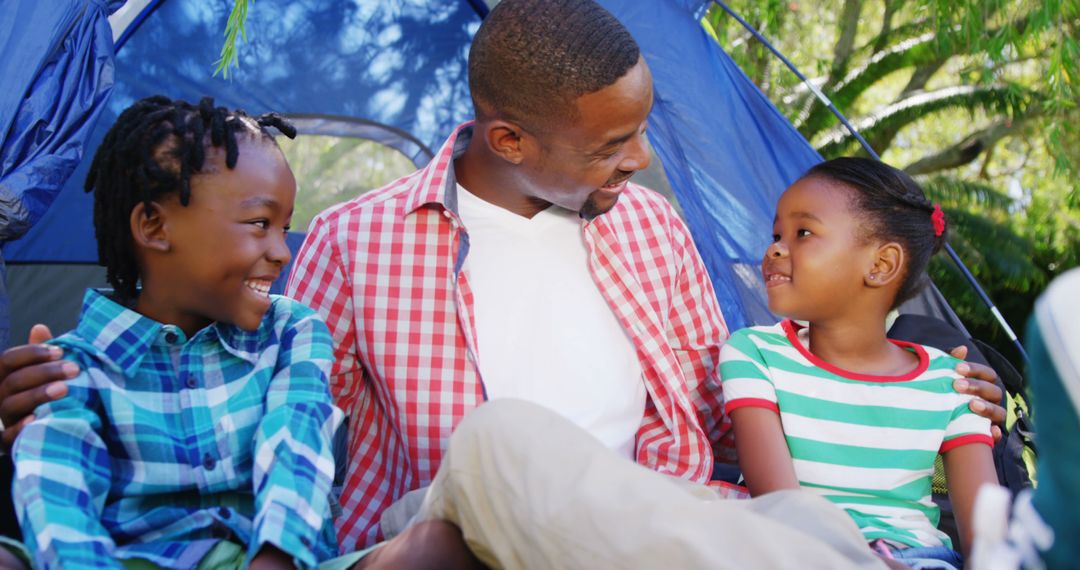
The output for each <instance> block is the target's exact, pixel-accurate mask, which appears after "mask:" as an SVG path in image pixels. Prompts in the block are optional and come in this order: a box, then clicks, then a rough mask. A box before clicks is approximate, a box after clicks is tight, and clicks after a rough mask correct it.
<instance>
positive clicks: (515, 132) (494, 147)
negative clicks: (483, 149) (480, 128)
mask: <svg viewBox="0 0 1080 570" xmlns="http://www.w3.org/2000/svg"><path fill="white" fill-rule="evenodd" d="M484 127H485V129H484V138H485V140H486V141H487V144H488V148H490V149H491V152H493V153H495V154H496V155H497V156H499V157H501V158H502V159H503V160H505V161H507V162H510V163H512V164H521V162H522V161H523V160H525V148H524V147H525V145H526V144H527V142H526V141H525V137H527V136H528V135H527V134H526V133H525V130H524V129H522V128H521V127H519V126H517V125H516V124H514V123H511V122H509V121H504V120H501V119H495V120H493V121H490V122H488V123H487V124H486V125H484Z"/></svg>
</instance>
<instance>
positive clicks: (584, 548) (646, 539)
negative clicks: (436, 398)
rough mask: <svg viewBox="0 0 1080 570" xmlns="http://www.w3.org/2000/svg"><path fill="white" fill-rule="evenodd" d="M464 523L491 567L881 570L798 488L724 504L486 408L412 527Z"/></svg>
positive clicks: (555, 418) (524, 408)
mask: <svg viewBox="0 0 1080 570" xmlns="http://www.w3.org/2000/svg"><path fill="white" fill-rule="evenodd" d="M429 519H443V520H447V521H450V522H453V523H455V524H456V525H458V526H459V527H460V528H461V531H462V533H463V534H464V536H465V540H466V542H467V543H468V545H469V547H470V548H471V549H472V551H473V552H474V553H475V554H476V555H477V557H478V558H480V560H482V561H483V562H484V563H485V564H487V565H489V566H491V567H493V568H510V569H516V568H581V569H608V568H612V569H614V568H635V569H636V568H644V569H652V568H656V569H661V570H675V569H681V568H739V569H744V568H755V569H756V568H829V569H841V568H884V567H885V565H884V563H883V562H881V561H880V560H879V559H878V558H877V557H876V556H875V555H874V554H873V553H872V552H871V551H870V549H869V547H867V545H866V542H865V541H864V539H863V537H862V535H861V534H860V533H859V530H858V528H857V527H856V526H855V524H854V523H853V522H852V521H851V520H850V519H849V518H848V516H847V515H846V514H845V513H844V512H843V511H842V510H840V509H838V508H836V507H835V506H833V505H832V504H830V503H829V502H827V501H825V500H824V499H821V498H820V497H817V496H814V495H811V494H809V493H806V492H803V491H785V492H778V493H772V494H769V495H767V496H764V497H761V498H757V499H752V500H743V501H735V500H723V499H720V498H719V497H718V496H717V495H716V494H715V493H714V492H713V491H712V490H711V489H709V488H708V487H705V486H702V485H697V484H693V483H689V482H686V481H682V480H679V479H676V478H673V477H669V476H666V475H661V474H659V473H656V472H654V471H651V470H649V469H646V468H644V467H641V466H639V465H636V464H634V463H632V462H630V461H628V460H626V459H625V458H622V457H620V456H618V455H616V454H614V453H612V452H611V451H609V450H608V449H607V448H605V447H604V446H603V445H602V444H601V443H600V442H599V441H597V440H596V439H594V438H593V437H591V436H590V435H589V434H588V433H586V432H585V431H584V430H582V429H581V428H579V427H577V426H576V425H574V424H572V423H570V422H569V421H567V420H565V419H563V418H562V417H561V416H559V415H557V414H555V413H553V412H551V411H549V410H546V409H544V408H542V407H540V406H537V405H535V404H531V403H527V402H523V401H518V400H496V401H493V402H489V403H487V404H485V405H483V406H481V407H480V408H478V409H477V410H475V411H473V412H472V413H471V414H470V415H469V416H467V417H466V418H465V419H464V420H463V421H462V422H461V424H460V426H459V427H458V428H457V430H456V431H455V432H454V435H453V436H452V437H451V438H450V446H449V448H448V450H447V453H446V455H445V456H444V457H443V461H442V465H441V467H440V469H439V472H438V474H437V475H436V477H435V480H434V481H433V482H432V484H431V487H430V489H429V490H428V492H427V494H426V496H425V497H424V501H423V504H422V505H421V506H420V511H419V513H418V514H417V516H416V518H415V520H419V521H422V520H429Z"/></svg>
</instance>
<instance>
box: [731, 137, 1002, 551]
mask: <svg viewBox="0 0 1080 570" xmlns="http://www.w3.org/2000/svg"><path fill="white" fill-rule="evenodd" d="M944 240H945V220H944V216H943V214H942V213H941V209H940V208H939V207H938V206H936V205H933V204H931V203H930V202H928V201H927V200H926V198H925V197H924V196H923V193H922V191H921V190H920V188H919V187H918V185H917V184H916V183H915V182H914V181H913V180H912V179H911V178H910V177H909V176H907V175H906V174H904V173H903V172H901V171H899V170H896V169H895V168H892V167H890V166H888V165H886V164H883V163H881V162H878V161H873V160H868V159H860V158H840V159H836V160H831V161H828V162H825V163H823V164H819V165H817V166H815V167H814V168H812V169H810V171H809V172H807V173H806V175H804V176H803V177H802V178H801V179H800V180H798V181H797V182H796V183H795V184H793V185H792V186H791V187H790V188H788V189H787V190H786V191H785V192H784V194H783V195H782V196H781V198H780V202H779V204H778V205H777V213H776V218H775V221H774V222H773V243H772V245H770V246H769V247H768V249H767V250H766V251H765V257H764V259H763V260H762V264H761V269H762V275H763V277H764V280H765V286H766V290H767V292H768V298H769V308H770V310H772V311H773V312H774V313H776V314H778V315H781V316H783V317H787V318H786V319H785V320H783V321H782V322H780V323H779V324H776V325H773V326H768V327H753V328H750V329H744V330H741V331H738V332H736V333H735V334H734V335H732V337H731V340H730V341H729V342H728V343H727V345H725V346H724V348H723V350H722V352H721V361H722V363H721V368H720V373H721V377H722V379H723V385H724V394H725V398H726V400H727V401H726V404H725V406H726V410H727V412H728V413H729V414H730V416H731V419H732V422H733V424H734V429H735V441H736V448H737V450H738V456H739V466H740V467H741V468H742V471H743V475H744V477H745V479H746V483H747V486H748V487H749V489H750V493H751V494H752V495H755V496H756V495H762V494H764V493H768V492H771V491H775V490H778V489H789V488H798V487H802V488H804V489H807V490H810V491H812V492H815V493H818V494H820V495H821V496H823V497H825V498H826V499H829V500H830V501H832V502H833V503H835V504H837V505H838V506H840V507H841V508H843V509H845V510H846V511H847V512H848V514H850V515H851V517H852V518H853V519H854V520H855V522H856V524H857V525H858V526H859V528H860V529H861V530H862V532H863V535H864V536H865V537H866V540H867V541H868V542H869V543H870V545H871V547H872V548H874V549H875V550H878V551H879V552H880V553H882V554H884V555H886V556H887V557H895V558H898V559H903V561H904V562H905V563H908V564H909V565H911V566H913V567H917V568H950V569H951V568H954V567H960V565H961V558H960V557H959V556H958V555H957V553H956V552H955V551H954V550H952V544H951V541H950V540H949V538H948V537H947V536H946V535H945V534H944V533H942V532H940V531H939V530H938V529H937V522H938V519H939V511H938V508H937V506H936V505H935V504H934V503H933V501H932V500H931V496H930V483H931V477H932V475H933V471H934V460H935V458H936V456H937V455H938V454H939V453H940V454H941V455H942V456H943V457H944V463H945V472H946V476H947V478H948V483H949V494H950V497H951V499H952V504H953V508H954V511H955V513H956V518H957V522H958V526H959V530H960V535H961V537H962V541H963V543H964V546H965V548H966V546H967V545H969V544H970V534H971V511H972V504H973V502H974V498H975V494H976V492H977V490H978V487H979V486H980V485H982V484H984V483H995V484H996V482H997V478H996V475H995V471H994V463H993V458H992V456H991V446H992V445H993V439H992V438H991V436H990V423H989V420H987V419H985V418H982V417H979V416H977V415H975V414H974V413H972V412H971V411H970V410H969V409H968V402H969V400H970V396H965V395H961V394H958V393H956V392H955V391H954V390H953V387H952V384H953V380H954V379H955V378H956V377H957V375H956V372H955V371H954V368H955V367H956V364H957V360H956V359H954V358H953V357H951V356H949V355H947V354H945V353H943V352H941V351H939V350H936V349H934V348H931V347H924V346H920V345H916V344H910V343H905V342H899V341H894V340H890V339H888V338H886V336H885V327H884V323H885V317H886V315H887V314H888V313H889V311H891V310H892V309H894V308H896V307H897V306H898V305H899V304H900V303H902V302H903V301H905V300H907V299H909V298H911V297H912V296H913V295H915V294H916V293H917V292H918V291H919V289H920V288H921V287H922V286H923V285H924V283H925V282H926V276H925V270H926V265H927V263H928V262H929V259H930V256H931V255H932V254H933V253H934V252H936V251H937V250H938V249H939V248H940V247H941V244H942V243H943V242H944ZM795 321H800V322H806V323H809V324H808V325H807V326H803V325H800V324H796V322H795ZM927 559H930V560H932V562H930V561H928V560H927ZM939 561H940V562H939Z"/></svg>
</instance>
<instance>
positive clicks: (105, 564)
mask: <svg viewBox="0 0 1080 570" xmlns="http://www.w3.org/2000/svg"><path fill="white" fill-rule="evenodd" d="M88 386H89V378H88V373H83V374H81V375H79V377H77V378H76V379H75V380H73V381H72V384H71V386H70V387H69V389H70V394H69V396H68V397H67V398H64V399H62V400H59V401H57V402H54V403H53V404H51V405H49V406H48V407H47V408H45V409H44V410H43V416H42V417H41V418H38V419H37V420H36V421H34V422H32V423H30V424H29V425H27V426H26V427H25V428H24V429H23V430H22V433H21V435H20V436H19V438H18V440H17V441H16V442H15V447H14V449H13V450H12V451H13V454H14V457H15V475H16V476H15V484H14V485H13V487H14V489H13V491H14V492H13V495H14V499H15V509H16V512H17V513H18V517H19V522H20V525H21V527H22V532H23V540H24V541H25V543H26V546H27V548H29V549H30V551H31V553H32V554H33V556H34V558H35V560H36V564H37V565H38V566H40V567H44V568H65V569H67V568H75V569H78V568H118V569H119V568H121V566H120V564H119V563H118V562H117V561H116V560H115V559H114V557H113V549H114V548H115V544H114V542H113V539H112V537H111V536H109V533H108V531H107V530H106V529H105V528H104V527H103V526H102V524H101V520H100V514H101V510H102V508H103V506H104V503H105V499H106V497H107V496H108V493H109V485H110V482H111V480H112V477H111V459H110V457H109V454H108V450H107V449H106V447H105V443H104V442H103V441H102V439H101V437H100V435H99V434H100V433H101V429H102V426H101V421H100V418H99V417H98V415H97V414H96V413H95V412H94V411H93V410H92V408H91V405H90V400H91V398H92V397H93V396H92V394H91V392H90V390H89V388H88Z"/></svg>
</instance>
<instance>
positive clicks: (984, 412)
mask: <svg viewBox="0 0 1080 570" xmlns="http://www.w3.org/2000/svg"><path fill="white" fill-rule="evenodd" d="M967 352H968V349H967V347H966V346H962V345H961V346H958V347H956V348H954V349H952V350H950V351H949V354H951V355H952V356H953V357H955V358H959V359H960V360H964V359H965V358H967ZM956 372H957V373H958V374H960V375H961V376H963V378H957V379H956V381H955V382H953V388H954V389H955V390H956V391H957V392H960V393H961V394H971V395H972V396H975V399H973V400H972V401H971V403H970V404H968V407H970V408H971V411H973V412H975V413H976V414H979V415H980V416H983V417H984V418H989V419H990V423H991V424H992V425H991V426H990V431H991V435H993V436H994V441H995V442H996V441H998V440H1000V439H1001V426H1004V425H1005V415H1006V414H1005V408H1004V407H1002V406H1001V403H1002V399H1003V397H1004V393H1003V392H1002V390H1001V388H1000V387H999V386H998V375H997V372H995V371H994V369H993V368H990V367H989V366H985V365H983V364H979V363H978V362H961V363H960V364H957V365H956Z"/></svg>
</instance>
